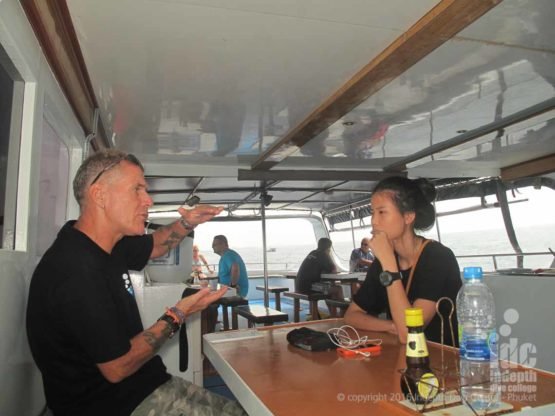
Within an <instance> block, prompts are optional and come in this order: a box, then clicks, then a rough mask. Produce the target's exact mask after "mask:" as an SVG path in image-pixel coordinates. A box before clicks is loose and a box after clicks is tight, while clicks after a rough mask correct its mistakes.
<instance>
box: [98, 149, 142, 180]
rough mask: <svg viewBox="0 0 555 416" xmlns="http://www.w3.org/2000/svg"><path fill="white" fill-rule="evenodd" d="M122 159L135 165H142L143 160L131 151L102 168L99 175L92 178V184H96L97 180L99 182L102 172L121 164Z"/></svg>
mask: <svg viewBox="0 0 555 416" xmlns="http://www.w3.org/2000/svg"><path fill="white" fill-rule="evenodd" d="M122 160H127V161H128V162H131V163H133V164H134V165H137V166H141V162H139V159H137V158H136V157H135V156H134V155H132V154H131V153H129V154H127V155H125V156H123V157H120V158H119V159H118V160H116V161H115V162H112V163H110V164H109V165H108V166H106V167H105V168H104V169H102V170H101V171H100V172H98V175H96V176H95V177H94V179H93V180H92V182H91V184H90V186H92V185H94V184H95V183H96V182H98V180H99V179H100V177H101V176H102V174H103V173H104V172H106V171H108V170H110V169H112V168H114V167H116V166H117V165H119V164H120V163H121V161H122Z"/></svg>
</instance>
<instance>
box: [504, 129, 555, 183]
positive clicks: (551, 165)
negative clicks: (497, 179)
mask: <svg viewBox="0 0 555 416" xmlns="http://www.w3.org/2000/svg"><path fill="white" fill-rule="evenodd" d="M552 140H553V139H552ZM551 172H555V154H551V155H548V156H543V157H540V158H537V159H533V160H529V161H527V162H523V163H517V164H516V165H513V166H508V167H505V168H502V169H501V179H502V180H503V181H512V180H515V179H521V178H527V177H531V176H539V175H546V174H548V173H551Z"/></svg>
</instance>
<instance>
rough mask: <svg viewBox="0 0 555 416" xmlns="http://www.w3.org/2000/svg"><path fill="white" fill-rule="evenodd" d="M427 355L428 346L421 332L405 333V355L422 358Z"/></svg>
mask: <svg viewBox="0 0 555 416" xmlns="http://www.w3.org/2000/svg"><path fill="white" fill-rule="evenodd" d="M427 356H428V346H427V345H426V337H425V336H424V333H423V332H419V333H417V334H413V333H410V332H409V333H408V335H407V357H414V358H422V357H427Z"/></svg>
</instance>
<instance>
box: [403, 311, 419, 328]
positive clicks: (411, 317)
mask: <svg viewBox="0 0 555 416" xmlns="http://www.w3.org/2000/svg"><path fill="white" fill-rule="evenodd" d="M405 321H406V323H407V326H410V327H415V326H424V317H423V316H422V308H407V309H405Z"/></svg>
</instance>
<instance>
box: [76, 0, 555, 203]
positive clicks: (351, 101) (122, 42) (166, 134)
mask: <svg viewBox="0 0 555 416" xmlns="http://www.w3.org/2000/svg"><path fill="white" fill-rule="evenodd" d="M66 2H67V8H68V10H69V15H70V17H71V22H72V24H73V27H74V29H75V34H76V39H77V40H78V45H79V47H80V50H81V53H82V56H83V60H84V63H85V65H86V70H87V72H88V76H89V77H90V81H91V85H92V90H93V92H94V96H95V99H96V102H97V105H98V108H99V111H100V120H101V122H102V126H103V129H104V131H105V134H106V137H107V138H108V142H110V143H111V145H112V146H115V147H117V148H120V149H122V150H124V151H127V152H131V153H134V154H136V155H137V156H138V157H139V158H140V159H141V160H142V161H143V162H144V164H145V169H146V175H147V177H148V181H149V187H150V190H151V191H152V195H153V199H154V201H155V204H156V206H155V209H172V207H173V208H175V206H176V205H180V204H181V203H182V202H183V201H184V200H185V199H187V197H189V196H191V195H193V194H195V195H198V196H199V197H200V198H201V200H202V201H203V202H212V203H218V204H224V205H226V207H228V208H229V209H230V210H235V209H239V208H256V207H260V203H261V200H260V196H261V193H263V192H264V189H266V192H267V193H268V194H271V196H272V197H273V200H272V203H271V204H270V207H271V208H279V209H283V210H285V209H311V210H316V211H328V210H331V209H333V208H336V207H339V206H344V205H348V204H355V203H357V202H359V201H364V200H366V201H367V200H368V197H369V194H370V192H369V191H370V190H371V189H372V186H373V185H374V183H375V181H377V180H379V179H381V178H382V177H384V176H387V175H391V174H403V175H409V176H411V177H416V176H425V177H428V178H472V177H482V176H502V177H504V178H505V179H507V180H510V179H512V178H514V177H522V176H526V174H527V173H529V172H532V173H533V174H541V173H549V172H552V171H553V170H554V168H555V156H554V155H555V138H554V131H555V121H554V114H555V89H554V87H555V25H553V22H554V21H555V2H553V1H552V0H510V1H509V0H505V1H501V0H479V1H477V0H474V1H470V0H457V1H445V0H444V1H435V0H418V1H417V0H412V1H406V0H388V1H383V0H343V1H341V2H338V1H337V0H319V1H307V0H280V1H269V0H198V1H194V0H117V1H114V0H95V1H89V0H66ZM538 165H539V166H544V167H543V168H542V169H540V170H539V171H538V169H537V166H538ZM545 166H547V167H545ZM514 169H517V170H516V171H515V170H514Z"/></svg>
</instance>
